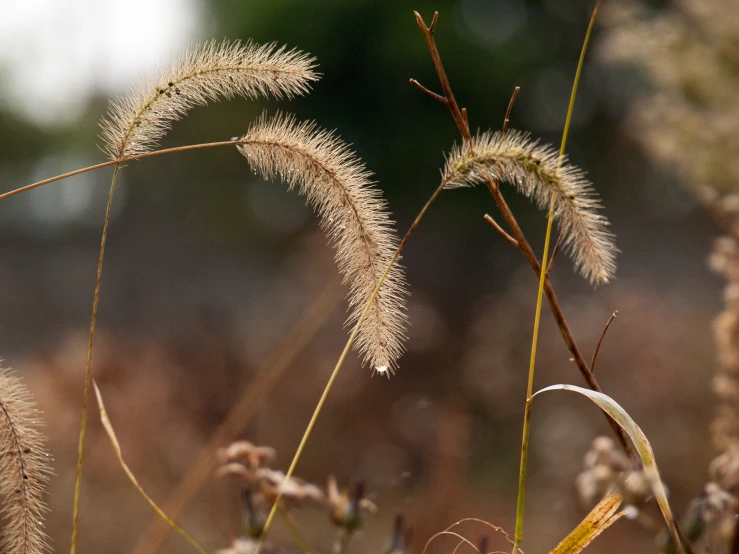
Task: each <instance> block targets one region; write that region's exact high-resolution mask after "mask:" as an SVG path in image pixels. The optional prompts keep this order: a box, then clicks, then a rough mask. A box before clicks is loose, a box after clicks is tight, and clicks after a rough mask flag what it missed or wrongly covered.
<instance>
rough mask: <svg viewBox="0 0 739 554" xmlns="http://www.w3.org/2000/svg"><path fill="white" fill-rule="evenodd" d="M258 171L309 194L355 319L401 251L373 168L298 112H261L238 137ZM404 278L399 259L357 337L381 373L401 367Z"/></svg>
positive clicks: (366, 356)
mask: <svg viewBox="0 0 739 554" xmlns="http://www.w3.org/2000/svg"><path fill="white" fill-rule="evenodd" d="M238 142H239V143H240V144H239V146H238V148H239V151H240V152H241V153H242V154H243V155H244V156H246V158H247V160H248V161H249V164H250V165H251V167H252V168H253V170H254V172H255V173H256V172H259V173H260V174H261V175H262V177H264V178H265V179H274V178H277V177H279V178H280V179H281V180H282V181H284V182H286V183H287V184H288V185H289V188H290V189H293V188H296V187H297V189H298V192H299V193H300V194H302V195H305V196H306V198H307V202H308V203H309V204H310V205H311V206H312V207H313V209H314V210H315V211H316V213H317V214H318V215H319V217H320V219H321V226H322V227H323V228H324V230H325V231H326V232H327V234H328V236H329V238H330V239H331V241H332V242H333V244H334V246H335V248H336V261H337V263H338V265H339V271H340V272H341V273H342V275H343V276H344V282H345V283H347V284H348V285H349V288H350V291H349V307H350V315H349V318H348V321H347V325H352V324H354V323H356V322H357V321H358V320H359V318H360V316H361V314H362V312H363V310H364V308H365V306H366V305H367V303H368V302H369V300H370V298H371V297H372V294H373V292H374V290H375V287H376V286H377V285H378V283H379V281H380V278H381V277H382V275H383V273H384V271H385V269H386V268H387V267H388V265H389V264H390V261H391V260H392V259H393V255H394V253H395V251H396V249H397V245H398V243H397V239H396V236H395V233H394V231H393V227H392V225H393V222H392V221H391V220H390V216H389V212H388V211H387V206H386V203H385V201H384V200H383V199H382V196H381V193H380V191H379V190H378V189H376V188H374V187H373V186H372V182H371V181H370V176H371V174H370V172H369V171H367V169H366V168H365V167H364V164H362V162H361V161H360V160H359V158H357V156H356V155H355V154H354V152H352V151H351V150H350V149H349V146H348V145H347V144H346V143H344V142H343V141H341V140H340V139H339V138H338V137H336V136H335V135H334V134H333V133H331V132H329V131H325V130H322V129H319V128H318V127H317V126H316V125H315V124H314V123H310V122H309V123H298V122H296V121H295V119H293V118H292V117H291V116H285V115H280V114H278V115H277V116H275V117H272V118H267V117H266V116H262V117H260V118H259V119H258V120H257V121H256V122H255V123H254V124H253V125H252V126H251V128H250V129H249V132H248V133H247V134H246V135H245V136H244V137H242V138H241V139H240V140H239V141H238ZM406 294H407V293H406V291H405V277H404V273H403V270H402V269H401V267H400V266H399V265H398V264H395V265H394V266H393V267H392V268H391V270H390V273H389V274H388V276H387V279H386V280H385V282H384V284H383V286H382V288H381V289H380V291H379V292H378V294H377V296H376V298H375V300H374V303H373V306H372V309H371V311H370V312H369V313H368V315H367V317H366V319H365V321H364V324H363V325H362V327H361V328H360V331H359V334H358V336H357V341H356V348H357V349H358V350H359V351H360V352H361V353H362V355H363V357H364V360H365V362H369V364H370V365H371V367H372V368H374V369H375V370H377V371H379V372H381V373H382V372H385V371H394V369H395V368H396V367H397V359H398V357H399V356H400V355H401V354H402V352H403V341H404V339H405V329H406V314H405V297H406Z"/></svg>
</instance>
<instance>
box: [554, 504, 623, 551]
mask: <svg viewBox="0 0 739 554" xmlns="http://www.w3.org/2000/svg"><path fill="white" fill-rule="evenodd" d="M622 500H623V498H621V495H620V494H619V493H618V492H616V491H612V492H610V493H608V494H607V495H605V496H604V497H603V499H602V500H601V501H600V502H598V504H597V505H596V506H595V507H594V508H593V509H592V510H591V511H590V513H589V514H588V515H587V516H586V517H585V519H583V520H582V521H581V522H580V524H579V525H578V526H577V527H575V528H574V529H573V530H572V532H571V533H570V534H569V535H567V536H566V537H565V538H564V539H563V540H562V542H560V543H559V544H558V545H557V546H556V548H554V549H553V550H551V551H550V552H549V554H577V553H578V552H582V551H583V550H584V549H585V547H586V546H588V545H589V544H590V543H591V542H593V539H595V538H596V537H597V536H598V535H600V534H601V533H602V532H603V531H605V530H606V529H608V528H609V527H610V526H611V525H613V524H614V523H616V521H618V520H619V519H620V518H621V516H623V515H624V514H625V513H626V512H625V510H622V511H621V512H618V513H616V511H617V510H618V508H619V506H621V501H622Z"/></svg>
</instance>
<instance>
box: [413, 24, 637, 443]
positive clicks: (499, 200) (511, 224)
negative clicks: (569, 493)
mask: <svg viewBox="0 0 739 554" xmlns="http://www.w3.org/2000/svg"><path fill="white" fill-rule="evenodd" d="M413 13H414V14H415V16H416V22H417V23H418V26H419V27H420V29H421V32H422V33H423V37H424V39H425V40H426V46H427V47H428V50H429V53H430V54H431V61H432V62H433V64H434V68H435V69H436V73H437V75H438V77H439V81H440V82H441V88H442V90H443V92H444V97H445V98H446V102H445V103H446V105H447V107H448V108H449V112H450V113H451V115H452V118H453V119H454V122H455V123H456V125H457V128H458V129H459V132H460V134H461V135H462V138H463V139H464V141H465V142H468V143H469V142H471V140H472V135H471V134H470V131H469V127H468V126H467V122H466V121H465V117H464V115H463V114H462V111H461V110H460V109H459V105H458V104H457V101H456V99H455V98H454V93H453V92H452V87H451V84H450V83H449V79H448V78H447V75H446V71H445V70H444V65H443V64H442V63H441V57H440V56H439V51H438V49H437V47H436V42H435V41H434V33H433V31H434V28H435V26H436V22H437V19H438V12H437V13H435V14H434V18H433V20H432V24H431V26H430V27H427V26H426V23H425V22H424V20H423V18H422V17H421V15H420V14H419V13H418V12H413ZM486 185H487V187H488V190H489V191H490V194H491V195H492V196H493V199H494V200H495V203H496V204H497V205H498V209H499V210H500V212H501V214H502V215H503V219H505V221H506V224H507V225H508V228H509V229H510V234H511V236H512V238H513V239H515V240H516V242H517V243H518V249H519V250H520V251H521V253H522V254H523V256H524V257H525V258H526V261H527V262H528V263H529V265H530V266H531V269H532V270H533V271H534V273H535V274H536V276H537V278H538V277H539V275H540V272H541V270H542V268H541V265H540V264H539V260H538V259H537V257H536V254H534V251H533V250H532V249H531V246H530V245H529V242H528V241H527V240H526V237H525V236H524V234H523V231H522V230H521V227H520V226H519V225H518V221H517V220H516V218H515V216H514V215H513V212H511V209H510V208H509V207H508V203H507V202H506V201H505V198H503V195H502V193H501V192H500V189H499V187H498V186H497V184H496V183H495V182H494V181H493V179H492V178H488V180H487V183H486ZM544 293H545V294H546V297H547V300H548V302H549V307H550V308H551V310H552V315H553V316H554V320H555V322H556V323H557V326H558V327H559V330H560V332H561V333H562V338H563V339H564V342H565V344H566V345H567V349H568V350H569V351H570V354H571V355H572V359H573V360H574V362H575V364H576V365H577V367H578V369H579V370H580V373H581V374H582V376H583V378H584V379H585V382H586V383H587V384H588V387H590V388H591V389H592V390H594V391H598V392H601V388H600V386H599V385H598V382H597V381H596V380H595V376H594V375H593V374H592V372H591V371H590V367H589V366H588V364H587V362H586V361H585V358H583V355H582V353H581V352H580V349H579V348H578V346H577V343H576V342H575V338H574V337H573V335H572V331H571V330H570V327H569V325H568V324H567V320H566V319H565V316H564V313H563V312H562V307H561V306H560V304H559V300H558V299H557V296H556V294H555V293H554V289H553V288H552V285H551V283H550V282H549V278H548V277H545V279H544ZM605 417H606V419H607V420H608V423H609V425H610V426H611V428H612V429H613V432H614V433H615V434H616V436H617V437H618V440H619V442H620V443H621V447H622V448H623V449H624V451H625V452H626V453H627V454H628V455H629V456H631V457H633V456H634V451H633V448H632V447H631V444H630V443H629V439H628V438H627V436H626V434H625V433H624V431H623V430H622V429H621V428H620V427H619V426H618V424H617V423H616V422H614V421H613V420H611V418H609V417H608V416H607V415H606V416H605Z"/></svg>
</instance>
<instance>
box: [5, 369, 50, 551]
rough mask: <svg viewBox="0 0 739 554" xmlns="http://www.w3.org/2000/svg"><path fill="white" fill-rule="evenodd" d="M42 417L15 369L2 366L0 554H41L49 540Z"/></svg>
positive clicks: (46, 456)
mask: <svg viewBox="0 0 739 554" xmlns="http://www.w3.org/2000/svg"><path fill="white" fill-rule="evenodd" d="M40 419H41V417H40V413H39V411H38V410H37V409H36V407H35V402H34V399H33V397H32V396H31V393H30V392H29V391H28V389H27V388H26V387H25V385H24V384H23V383H22V382H21V380H20V379H19V378H18V377H16V376H15V375H14V374H13V372H12V371H10V370H8V369H3V368H0V449H2V454H4V455H0V497H2V505H1V507H0V514H1V515H2V517H3V519H4V521H5V526H4V528H3V530H2V535H1V536H0V552H3V553H7V554H41V553H42V552H47V551H48V549H49V546H48V537H47V536H46V533H45V532H44V529H43V528H44V523H43V517H44V513H45V512H46V511H47V508H46V505H45V503H44V495H45V493H46V485H47V483H48V481H49V475H51V473H52V468H51V458H50V456H49V454H48V453H47V451H46V446H45V443H46V438H45V437H44V436H43V435H42V434H41V432H40V431H39V429H38V428H39V427H40V425H41V423H40Z"/></svg>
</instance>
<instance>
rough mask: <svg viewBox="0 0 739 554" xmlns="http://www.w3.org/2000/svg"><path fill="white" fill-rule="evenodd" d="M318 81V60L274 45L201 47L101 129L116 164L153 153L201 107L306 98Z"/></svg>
mask: <svg viewBox="0 0 739 554" xmlns="http://www.w3.org/2000/svg"><path fill="white" fill-rule="evenodd" d="M317 79H318V74H317V73H316V72H315V59H314V58H312V57H310V56H308V55H307V54H305V53H303V52H300V51H298V50H294V49H293V50H287V49H286V48H285V47H284V46H283V47H281V48H277V46H276V45H275V44H274V43H273V44H267V45H263V46H260V45H257V44H254V43H252V42H247V43H246V44H241V43H240V42H238V41H236V42H229V41H223V42H221V43H217V42H215V41H211V42H206V43H203V44H199V45H195V46H193V47H191V48H190V49H188V50H187V51H186V52H185V53H184V54H182V55H181V56H180V57H179V58H177V59H175V60H174V61H173V62H172V63H171V65H170V66H169V67H167V68H166V69H163V70H161V71H160V72H159V75H158V76H156V77H154V78H152V79H150V80H149V82H147V83H146V84H145V85H143V86H141V87H139V88H136V89H131V90H129V92H128V93H127V94H126V95H125V96H124V97H122V98H119V99H116V100H115V101H113V102H111V105H110V108H109V109H108V113H107V116H106V119H105V120H103V122H102V123H101V127H102V138H103V140H104V141H105V150H106V152H107V153H108V155H109V157H110V158H111V159H112V160H116V159H119V158H122V157H126V156H134V155H136V154H142V153H144V152H148V151H150V150H152V149H153V148H154V147H155V146H156V145H157V143H158V141H159V139H160V138H161V137H162V136H164V134H165V133H166V132H167V131H168V130H169V128H170V125H171V123H172V122H173V121H176V120H178V119H180V118H181V117H182V116H183V115H185V113H187V111H188V110H189V109H190V108H192V107H193V106H196V105H204V104H207V103H208V102H212V101H215V100H216V99H218V98H219V97H225V98H231V97H234V96H244V97H246V98H256V97H258V96H270V95H271V96H274V97H276V98H281V97H283V96H284V97H287V98H291V97H293V96H297V95H301V94H305V93H306V92H308V90H309V85H310V83H311V82H312V81H316V80H317Z"/></svg>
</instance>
